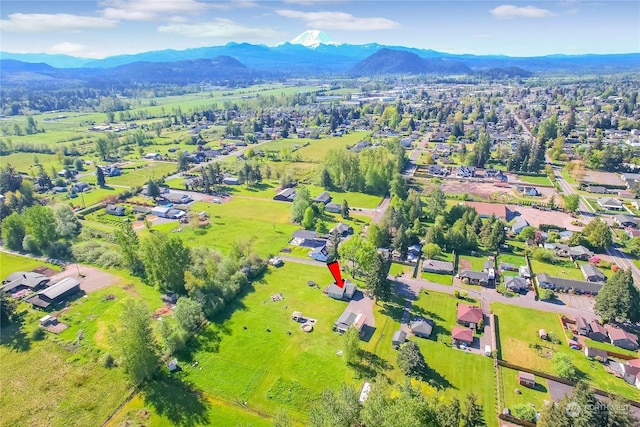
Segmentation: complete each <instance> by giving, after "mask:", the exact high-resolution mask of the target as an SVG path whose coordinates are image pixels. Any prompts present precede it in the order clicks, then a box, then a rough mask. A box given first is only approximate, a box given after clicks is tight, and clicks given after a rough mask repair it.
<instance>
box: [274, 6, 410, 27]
mask: <svg viewBox="0 0 640 427" xmlns="http://www.w3.org/2000/svg"><path fill="white" fill-rule="evenodd" d="M276 13H277V14H278V15H280V16H284V17H286V18H294V19H301V20H303V21H305V22H306V23H307V26H308V27H311V28H318V29H321V30H345V31H372V30H391V29H393V28H398V27H399V26H400V24H399V23H397V22H396V21H392V20H390V19H387V18H358V17H355V16H353V15H351V14H350V13H344V12H300V11H297V10H288V9H284V10H277V11H276Z"/></svg>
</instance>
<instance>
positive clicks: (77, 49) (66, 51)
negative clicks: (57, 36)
mask: <svg viewBox="0 0 640 427" xmlns="http://www.w3.org/2000/svg"><path fill="white" fill-rule="evenodd" d="M45 53H50V54H63V55H71V56H80V57H83V58H104V57H105V56H106V55H105V54H104V53H101V52H97V51H95V50H93V49H92V48H91V47H89V46H86V45H83V44H78V43H71V42H64V43H58V44H57V45H54V46H51V47H50V48H49V49H47V50H46V51H45Z"/></svg>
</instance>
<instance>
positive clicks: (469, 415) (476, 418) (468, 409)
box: [462, 393, 487, 427]
mask: <svg viewBox="0 0 640 427" xmlns="http://www.w3.org/2000/svg"><path fill="white" fill-rule="evenodd" d="M485 425H487V424H486V422H485V420H484V414H483V412H482V405H480V404H479V403H478V399H477V397H476V395H475V394H473V393H471V394H468V395H467V399H466V402H465V405H464V414H463V415H462V427H482V426H485Z"/></svg>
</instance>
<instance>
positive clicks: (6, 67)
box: [0, 30, 640, 83]
mask: <svg viewBox="0 0 640 427" xmlns="http://www.w3.org/2000/svg"><path fill="white" fill-rule="evenodd" d="M0 61H1V62H0V66H1V67H0V77H2V78H3V82H9V83H11V82H17V81H19V82H22V83H24V82H29V81H42V80H45V81H46V80H51V79H55V80H62V81H65V80H81V81H86V80H88V79H89V80H91V79H100V80H102V79H116V80H123V81H124V80H130V81H148V82H166V83H179V82H183V83H185V82H186V83H192V82H196V81H202V80H198V79H199V78H200V77H205V80H207V77H208V80H211V76H212V75H213V76H214V78H213V79H214V80H229V79H232V80H245V79H251V78H255V77H270V76H279V77H309V76H317V77H322V76H330V75H340V76H366V75H369V76H371V75H381V74H390V73H393V74H428V73H435V74H485V75H487V74H488V75H492V76H493V75H495V76H499V75H502V76H527V75H530V74H531V73H580V74H584V73H606V72H621V71H638V70H640V53H632V54H610V55H549V56H541V57H509V56H501V55H470V54H463V55H460V54H450V53H445V52H438V51H434V50H429V49H415V48H410V47H404V46H384V45H379V44H377V43H370V44H363V45H350V44H344V43H338V42H336V41H334V40H333V39H332V38H331V37H329V36H328V35H326V34H325V33H323V32H321V31H318V30H310V31H306V32H305V33H303V34H301V35H299V36H298V37H296V38H295V39H293V40H291V42H286V43H283V44H280V45H277V46H273V47H268V46H265V45H254V44H249V43H228V44H226V45H224V46H211V47H199V48H192V49H185V50H171V49H168V50H160V51H151V52H143V53H138V54H131V55H117V56H111V57H107V58H104V59H87V58H78V57H73V56H66V55H48V54H20V53H5V52H0Z"/></svg>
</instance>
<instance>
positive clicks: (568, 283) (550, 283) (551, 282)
mask: <svg viewBox="0 0 640 427" xmlns="http://www.w3.org/2000/svg"><path fill="white" fill-rule="evenodd" d="M536 280H537V281H538V286H540V287H541V288H545V289H553V290H558V291H564V292H574V293H576V294H588V295H596V294H597V293H598V292H600V289H602V286H603V283H601V282H587V281H582V280H572V279H564V278H562V277H552V276H549V275H548V274H546V273H540V274H538V275H536Z"/></svg>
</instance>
